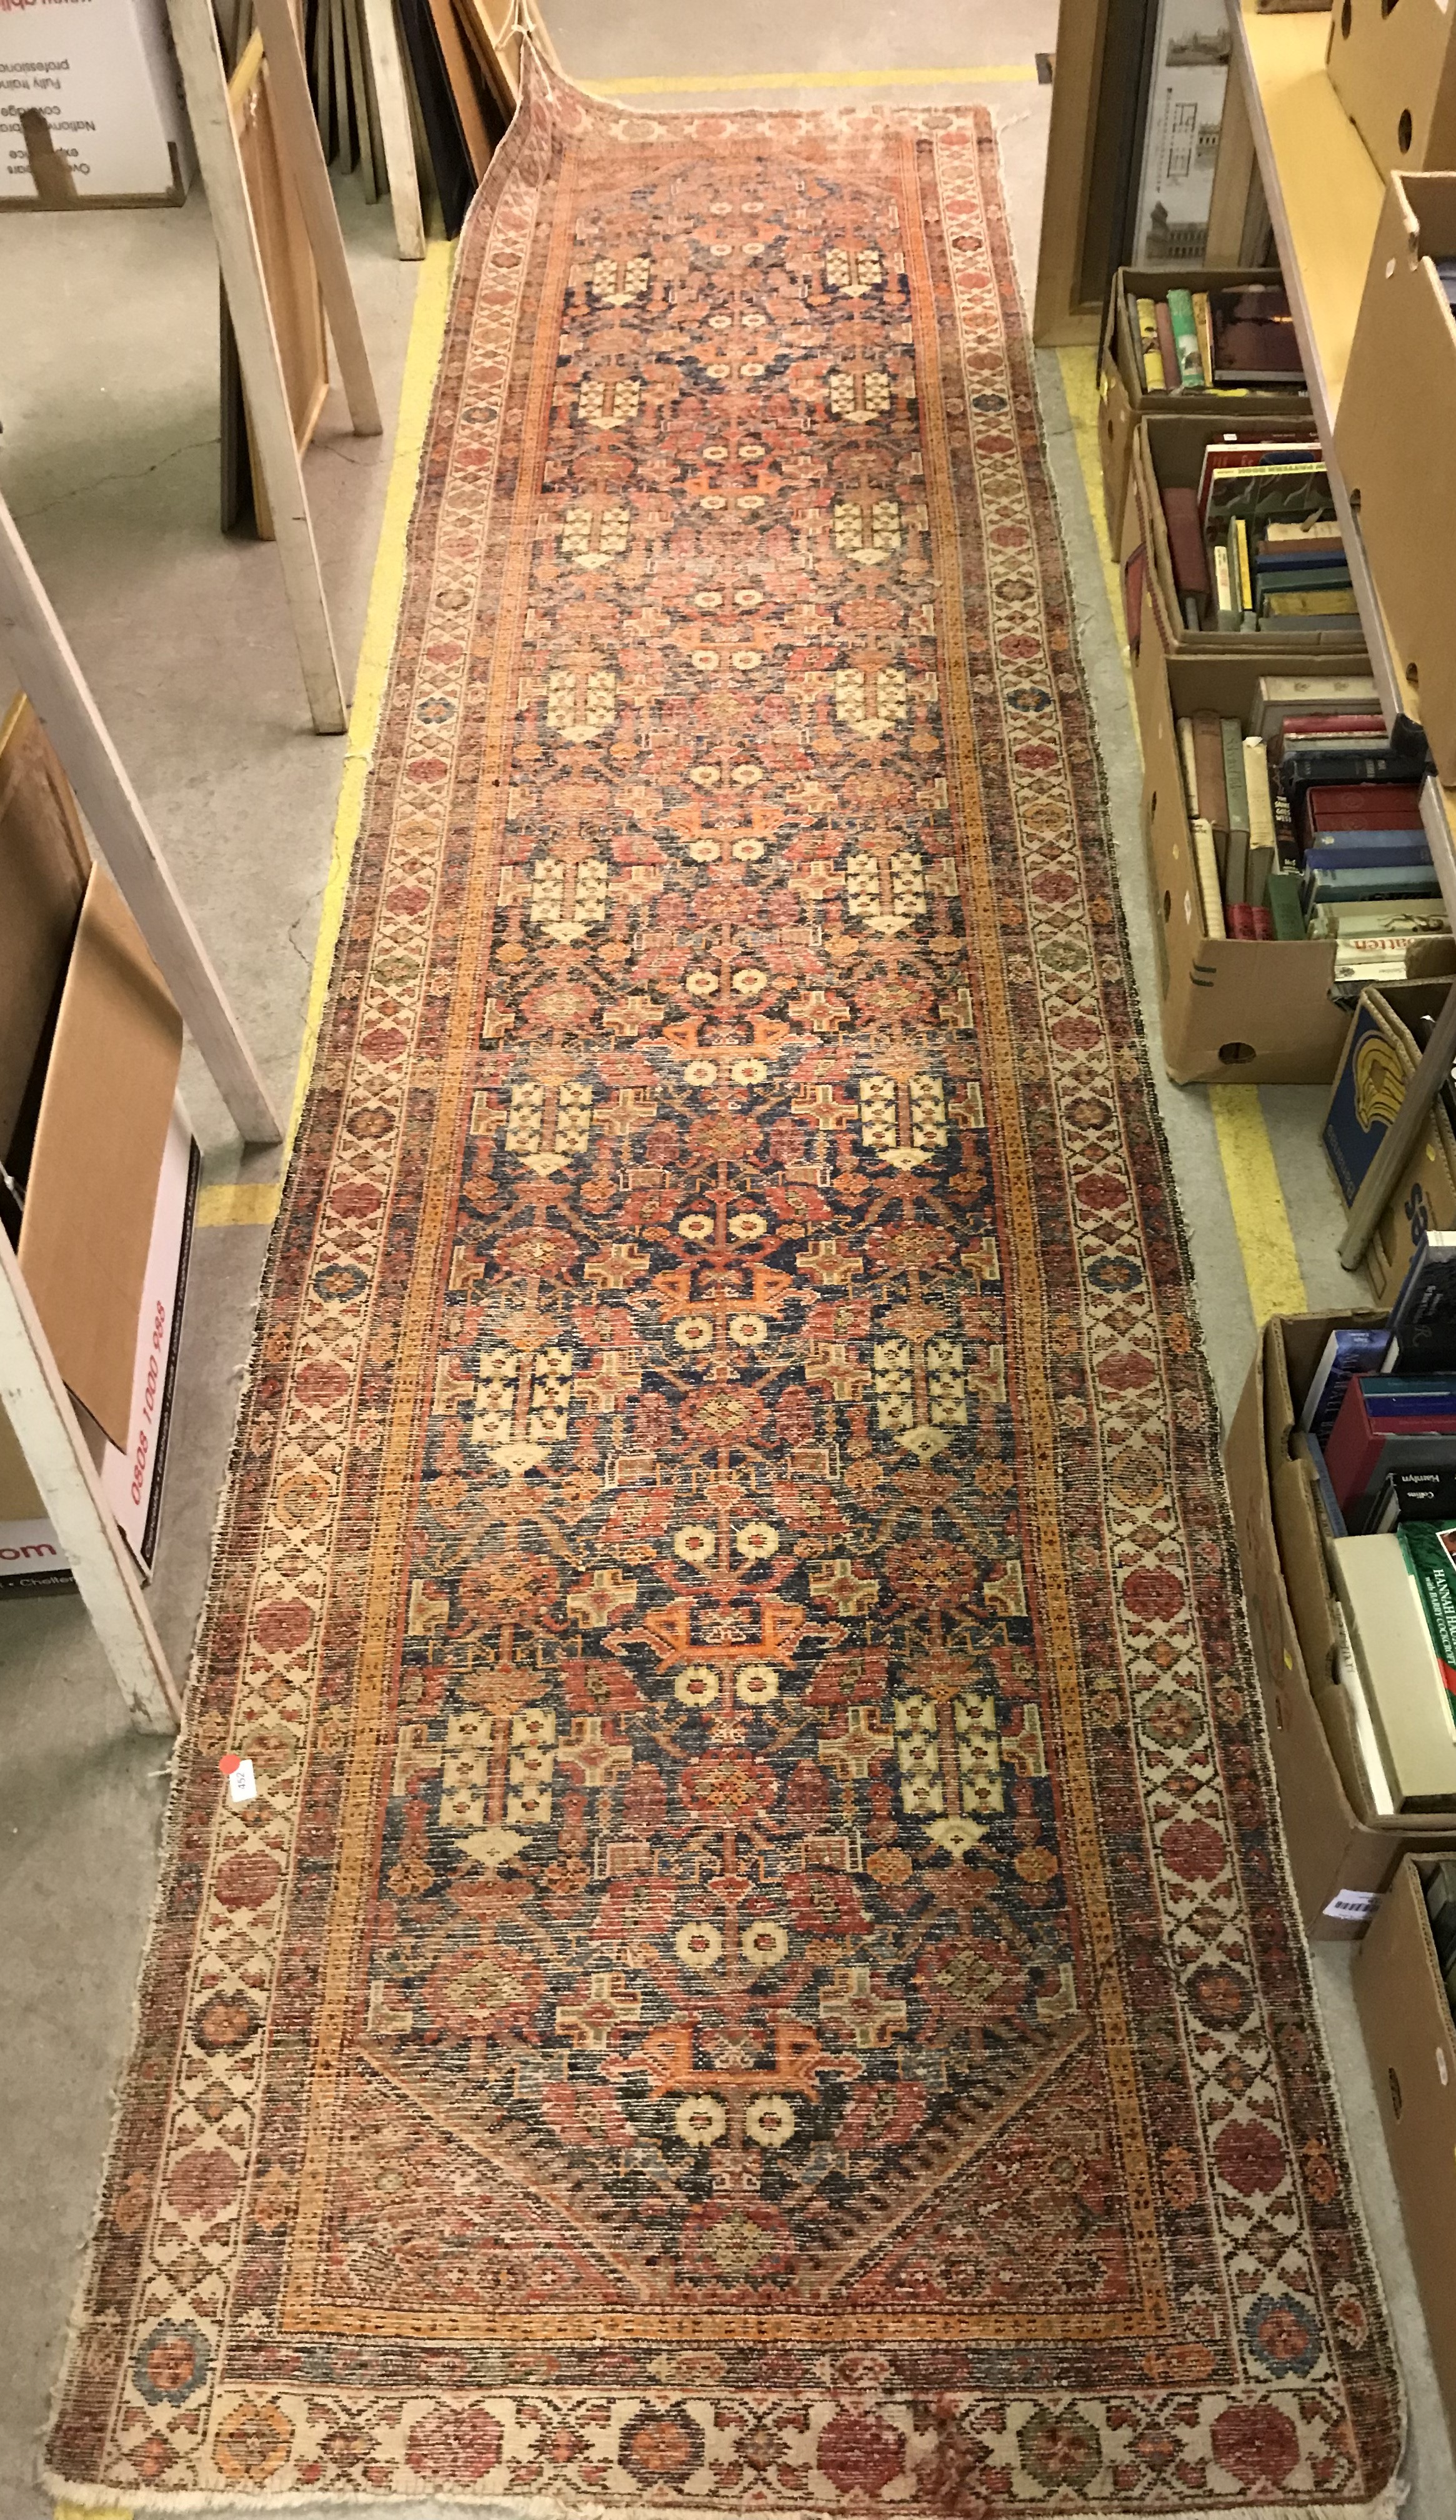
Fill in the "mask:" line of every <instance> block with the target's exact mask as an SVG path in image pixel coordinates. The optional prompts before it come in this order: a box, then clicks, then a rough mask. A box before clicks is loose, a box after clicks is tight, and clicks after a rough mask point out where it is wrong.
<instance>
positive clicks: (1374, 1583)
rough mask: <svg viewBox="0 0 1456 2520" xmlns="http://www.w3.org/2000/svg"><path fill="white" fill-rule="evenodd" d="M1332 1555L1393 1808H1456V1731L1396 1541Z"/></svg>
mask: <svg viewBox="0 0 1456 2520" xmlns="http://www.w3.org/2000/svg"><path fill="white" fill-rule="evenodd" d="M1329 1555H1330V1561H1331V1566H1332V1569H1333V1572H1334V1577H1335V1588H1336V1591H1337V1593H1338V1595H1339V1597H1340V1602H1341V1606H1342V1608H1343V1609H1344V1611H1345V1617H1346V1626H1347V1628H1348V1630H1349V1638H1350V1643H1351V1644H1352V1646H1353V1648H1354V1654H1355V1660H1356V1662H1357V1664H1358V1665H1359V1670H1360V1677H1361V1679H1362V1680H1363V1681H1364V1684H1365V1688H1366V1693H1367V1696H1368V1699H1369V1704H1370V1712H1371V1714H1372V1716H1373V1718H1374V1721H1375V1729H1376V1732H1377V1734H1378V1735H1379V1738H1380V1745H1381V1750H1382V1753H1383V1757H1384V1764H1385V1769H1386V1773H1387V1776H1388V1777H1389V1778H1390V1790H1391V1795H1392V1799H1393V1801H1394V1803H1395V1807H1396V1809H1397V1810H1398V1811H1451V1810H1456V1726H1453V1724H1452V1721H1451V1717H1450V1714H1449V1712H1448V1706H1449V1700H1448V1698H1447V1696H1446V1689H1445V1684H1444V1681H1443V1680H1442V1677H1441V1672H1440V1666H1439V1664H1438V1662H1437V1660H1436V1656H1435V1650H1434V1646H1433V1644H1432V1642H1431V1635H1430V1631H1429V1629H1428V1627H1427V1623H1426V1614H1425V1610H1424V1607H1423V1605H1422V1599H1421V1596H1420V1593H1419V1592H1418V1590H1417V1587H1416V1584H1415V1581H1414V1579H1413V1577H1412V1575H1411V1572H1410V1569H1409V1567H1408V1566H1407V1564H1406V1561H1405V1557H1404V1555H1403V1553H1402V1551H1401V1546H1400V1539H1399V1536H1398V1535H1397V1534H1396V1533H1394V1532H1369V1533H1363V1534H1357V1535H1355V1536H1353V1537H1351V1538H1350V1539H1348V1540H1332V1541H1331V1543H1330V1545H1329Z"/></svg>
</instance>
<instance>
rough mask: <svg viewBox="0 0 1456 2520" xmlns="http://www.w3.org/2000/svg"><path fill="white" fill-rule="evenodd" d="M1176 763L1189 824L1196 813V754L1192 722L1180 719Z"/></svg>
mask: <svg viewBox="0 0 1456 2520" xmlns="http://www.w3.org/2000/svg"><path fill="white" fill-rule="evenodd" d="M1177 738H1178V763H1179V767H1180V768H1181V770H1182V773H1183V801H1184V803H1185V804H1186V806H1187V808H1188V820H1189V822H1190V823H1191V822H1192V820H1193V817H1194V815H1195V814H1196V813H1197V812H1198V754H1197V752H1196V750H1195V748H1194V742H1193V720H1192V718H1191V717H1180V718H1179V720H1178V722H1177Z"/></svg>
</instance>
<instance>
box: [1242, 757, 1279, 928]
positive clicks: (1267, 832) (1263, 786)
mask: <svg viewBox="0 0 1456 2520" xmlns="http://www.w3.org/2000/svg"><path fill="white" fill-rule="evenodd" d="M1239 748H1240V751H1241V753H1242V755H1243V764H1244V797H1245V802H1246V803H1247V805H1248V808H1249V898H1250V900H1251V901H1252V902H1254V903H1255V904H1256V906H1257V905H1258V904H1259V903H1262V902H1267V901H1268V898H1269V877H1270V876H1271V875H1272V874H1273V872H1274V866H1275V860H1276V857H1277V854H1278V849H1277V842H1276V840H1275V837H1274V802H1273V798H1272V796H1271V794H1270V791H1269V756H1268V752H1267V750H1266V748H1265V745H1264V740H1263V737H1262V736H1261V735H1246V736H1244V737H1243V738H1242V740H1241V742H1240V746H1239ZM1269 906H1270V912H1271V915H1272V904H1270V905H1269ZM1274 933H1275V934H1276V935H1277V934H1278V933H1279V926H1278V922H1277V921H1275V922H1274Z"/></svg>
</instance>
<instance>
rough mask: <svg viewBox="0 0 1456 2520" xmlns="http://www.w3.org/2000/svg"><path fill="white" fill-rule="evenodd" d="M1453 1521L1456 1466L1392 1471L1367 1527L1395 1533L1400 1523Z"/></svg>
mask: <svg viewBox="0 0 1456 2520" xmlns="http://www.w3.org/2000/svg"><path fill="white" fill-rule="evenodd" d="M1452 1521H1456V1463H1453V1465H1452V1466H1451V1468H1450V1469H1446V1470H1442V1469H1432V1470H1395V1471H1392V1473H1391V1475H1390V1478H1388V1479H1387V1480H1386V1482H1385V1485H1384V1486H1383V1487H1382V1488H1381V1490H1380V1493H1379V1495H1378V1496H1377V1497H1376V1500H1375V1503H1374V1505H1373V1506H1372V1507H1371V1508H1370V1512H1369V1515H1368V1517H1367V1523H1366V1528H1367V1529H1368V1530H1370V1531H1393V1530H1394V1528H1395V1526H1396V1524H1397V1523H1399V1522H1452Z"/></svg>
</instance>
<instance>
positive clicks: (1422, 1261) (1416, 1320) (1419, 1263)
mask: <svg viewBox="0 0 1456 2520" xmlns="http://www.w3.org/2000/svg"><path fill="white" fill-rule="evenodd" d="M1386 1327H1387V1328H1388V1329H1389V1331H1390V1346H1389V1347H1388V1348H1387V1350H1386V1359H1385V1364H1384V1366H1383V1368H1382V1372H1383V1373H1395V1371H1396V1369H1397V1367H1398V1369H1399V1371H1400V1373H1451V1372H1452V1371H1453V1369H1456V1234H1428V1235H1427V1237H1426V1238H1425V1240H1424V1241H1423V1242H1421V1243H1419V1244H1418V1245H1417V1248H1416V1250H1415V1251H1414V1253H1413V1254H1412V1256H1411V1264H1410V1267H1409V1268H1408V1269H1407V1271H1406V1273H1405V1276H1404V1278H1403V1279H1402V1280H1401V1283H1400V1291H1399V1293H1398V1294H1397V1296H1396V1298H1395V1301H1394V1303H1393V1304H1392V1305H1391V1306H1390V1320H1389V1322H1388V1323H1387V1325H1386Z"/></svg>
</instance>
